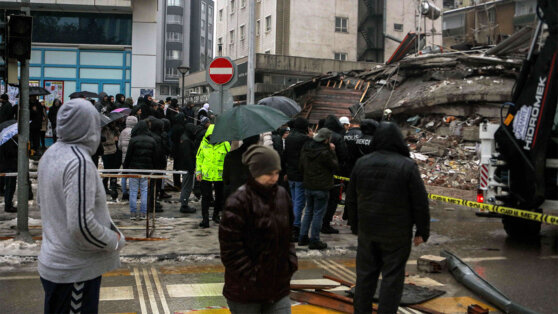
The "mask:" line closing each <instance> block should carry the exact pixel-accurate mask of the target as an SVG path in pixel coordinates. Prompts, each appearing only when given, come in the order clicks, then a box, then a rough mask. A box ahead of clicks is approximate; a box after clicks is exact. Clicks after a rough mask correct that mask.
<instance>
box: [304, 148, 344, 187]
mask: <svg viewBox="0 0 558 314" xmlns="http://www.w3.org/2000/svg"><path fill="white" fill-rule="evenodd" d="M338 169H339V163H338V161H337V156H335V152H334V151H332V150H331V149H330V148H329V144H326V143H324V142H320V143H318V142H316V141H314V140H311V141H308V142H307V143H306V144H305V145H304V147H303V148H302V152H301V154H300V171H301V172H302V173H303V176H304V180H303V181H302V182H303V183H302V184H303V185H304V188H305V189H309V190H330V189H331V188H333V174H334V173H335V172H336V171H337V170H338Z"/></svg>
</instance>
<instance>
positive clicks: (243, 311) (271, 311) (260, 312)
mask: <svg viewBox="0 0 558 314" xmlns="http://www.w3.org/2000/svg"><path fill="white" fill-rule="evenodd" d="M227 304H228V305H229V309H230V311H231V313H232V314H290V313H291V299H290V298H289V296H286V297H284V298H282V299H281V300H279V301H277V302H275V303H238V302H234V301H231V300H227Z"/></svg>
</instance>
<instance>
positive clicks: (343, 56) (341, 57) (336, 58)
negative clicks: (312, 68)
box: [333, 52, 347, 61]
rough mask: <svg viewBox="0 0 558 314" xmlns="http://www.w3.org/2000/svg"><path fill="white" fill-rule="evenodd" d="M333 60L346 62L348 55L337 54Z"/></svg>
mask: <svg viewBox="0 0 558 314" xmlns="http://www.w3.org/2000/svg"><path fill="white" fill-rule="evenodd" d="M333 58H334V59H335V60H339V61H346V60H347V53H344V52H336V53H335V55H334V56H333Z"/></svg>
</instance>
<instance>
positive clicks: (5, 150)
mask: <svg viewBox="0 0 558 314" xmlns="http://www.w3.org/2000/svg"><path fill="white" fill-rule="evenodd" d="M0 172H17V135H15V136H14V137H13V138H11V139H9V140H8V141H7V142H6V143H4V144H2V145H1V146H0ZM3 179H4V188H5V190H4V206H5V207H4V211H5V212H7V213H16V212H17V208H15V207H14V206H13V202H12V201H13V197H14V192H15V189H16V177H3Z"/></svg>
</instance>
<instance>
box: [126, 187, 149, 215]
mask: <svg viewBox="0 0 558 314" xmlns="http://www.w3.org/2000/svg"><path fill="white" fill-rule="evenodd" d="M138 186H139V189H140V195H141V198H140V212H141V213H142V214H145V213H147V178H141V179H139V178H130V213H133V214H134V213H136V208H137V204H136V202H137V199H138Z"/></svg>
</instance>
